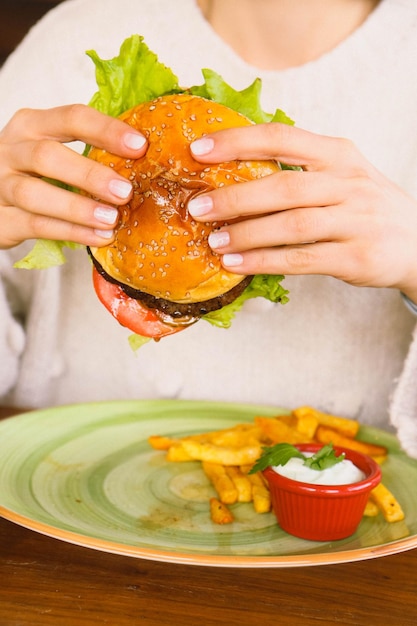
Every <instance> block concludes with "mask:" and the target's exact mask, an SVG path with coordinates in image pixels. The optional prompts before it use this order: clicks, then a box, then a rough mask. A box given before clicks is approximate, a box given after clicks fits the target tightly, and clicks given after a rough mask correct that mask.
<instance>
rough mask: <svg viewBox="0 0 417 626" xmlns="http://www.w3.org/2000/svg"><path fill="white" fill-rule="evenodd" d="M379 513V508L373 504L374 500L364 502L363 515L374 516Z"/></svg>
mask: <svg viewBox="0 0 417 626" xmlns="http://www.w3.org/2000/svg"><path fill="white" fill-rule="evenodd" d="M378 513H379V509H378V507H377V505H376V504H375V502H373V501H372V500H371V499H369V500H368V502H367V503H366V506H365V510H364V512H363V514H364V516H365V517H376V516H377V515H378Z"/></svg>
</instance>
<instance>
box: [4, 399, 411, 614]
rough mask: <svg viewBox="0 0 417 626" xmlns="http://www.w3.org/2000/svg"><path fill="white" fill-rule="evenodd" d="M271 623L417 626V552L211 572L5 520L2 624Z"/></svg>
mask: <svg viewBox="0 0 417 626" xmlns="http://www.w3.org/2000/svg"><path fill="white" fill-rule="evenodd" d="M11 414H12V412H11V411H9V410H7V409H0V418H4V417H6V416H7V415H11ZM269 623H271V624H272V623H276V624H279V625H280V626H287V625H288V624H292V625H294V626H301V625H303V624H305V625H306V626H311V625H312V624H317V625H320V626H322V625H323V624H338V625H341V624H349V625H351V626H362V625H363V626H385V624H390V625H394V624H395V625H397V624H398V625H401V626H415V625H416V624H417V549H415V550H410V551H408V552H403V553H401V554H398V555H394V556H386V557H383V558H378V559H372V560H367V561H360V562H356V563H348V564H342V565H339V564H338V565H326V566H314V567H297V568H288V569H232V568H209V567H198V566H192V565H171V564H167V563H158V562H152V561H145V560H140V559H135V558H130V557H125V556H118V555H114V554H107V553H103V552H97V551H95V550H90V549H88V548H82V547H79V546H75V545H71V544H68V543H64V542H61V541H58V540H57V539H51V538H49V537H45V536H43V535H39V534H37V533H35V532H33V531H30V530H26V529H24V528H21V527H19V526H17V525H15V524H12V523H11V522H8V521H6V520H3V519H0V626H48V625H49V624H51V626H52V625H53V626H75V625H76V626H87V625H94V624H108V625H111V626H135V625H136V624H141V625H142V624H143V625H149V626H165V625H166V626H214V625H222V626H252V625H253V626H263V625H266V624H269Z"/></svg>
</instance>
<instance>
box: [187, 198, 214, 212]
mask: <svg viewBox="0 0 417 626" xmlns="http://www.w3.org/2000/svg"><path fill="white" fill-rule="evenodd" d="M187 207H188V210H189V212H190V214H191V215H192V216H193V217H200V216H201V215H205V214H206V213H208V212H209V211H211V209H212V208H213V200H212V199H211V198H210V196H197V197H195V198H192V199H191V200H190V201H189V203H188V205H187Z"/></svg>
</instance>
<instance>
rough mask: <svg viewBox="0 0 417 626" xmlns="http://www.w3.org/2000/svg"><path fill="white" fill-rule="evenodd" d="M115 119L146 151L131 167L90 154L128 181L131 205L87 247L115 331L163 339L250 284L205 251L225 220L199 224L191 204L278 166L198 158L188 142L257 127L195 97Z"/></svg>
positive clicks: (166, 100)
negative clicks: (144, 142) (103, 237)
mask: <svg viewBox="0 0 417 626" xmlns="http://www.w3.org/2000/svg"><path fill="white" fill-rule="evenodd" d="M119 117H120V119H122V120H123V121H125V122H126V123H128V124H129V125H131V126H132V127H134V128H136V129H138V130H140V131H141V132H142V133H143V134H144V135H145V136H146V137H147V139H148V146H149V147H148V150H147V152H146V154H145V155H144V156H143V157H141V158H140V159H137V160H130V159H124V158H121V157H118V156H115V155H113V154H110V153H108V152H106V151H104V150H101V149H97V148H92V149H91V151H90V152H89V154H88V156H89V158H91V159H94V160H96V161H99V162H101V163H104V164H106V165H108V166H109V167H112V168H113V169H114V170H116V171H117V172H118V173H119V174H121V175H122V176H124V177H126V178H128V179H129V180H130V181H131V182H132V184H133V196H132V199H131V201H130V202H129V203H128V204H127V205H125V206H123V207H121V209H120V217H119V221H118V223H117V226H116V228H115V238H114V241H112V243H110V244H108V245H106V246H103V247H100V248H90V250H89V252H90V255H91V258H92V260H93V265H94V269H93V282H94V287H95V290H96V293H97V295H98V297H99V299H100V300H101V302H102V303H103V304H104V306H105V307H106V308H107V309H108V310H109V311H110V312H111V313H112V314H113V315H114V317H115V318H116V319H117V320H118V321H119V322H120V323H121V324H123V325H124V326H127V327H129V328H130V330H132V331H134V332H135V333H137V334H140V335H142V336H145V337H152V338H160V337H162V336H164V335H169V334H172V333H175V332H178V331H179V330H183V329H184V328H186V327H187V326H189V325H190V324H193V323H195V322H196V321H197V320H199V319H200V318H201V317H203V316H205V315H207V314H209V313H212V312H213V311H218V310H220V309H222V308H223V307H224V306H226V305H228V304H231V303H233V302H234V301H235V300H236V299H237V298H238V297H239V296H241V294H242V293H243V292H244V290H245V289H246V288H247V287H248V285H249V284H250V282H251V281H252V278H253V277H251V276H242V275H239V274H235V273H232V272H229V271H227V270H226V269H224V268H223V267H222V265H221V262H220V258H219V256H218V255H217V254H216V253H214V252H213V251H212V250H211V249H210V247H209V245H208V236H209V234H210V232H211V230H212V229H213V228H217V227H220V226H221V225H222V223H220V222H219V223H201V222H196V221H195V220H193V219H192V217H191V216H190V214H189V213H188V209H187V204H188V201H189V200H190V199H191V198H193V197H195V196H196V195H198V194H200V193H203V192H206V191H210V190H212V189H215V188H217V187H221V186H224V185H231V184H236V183H240V182H243V181H249V180H253V179H256V178H260V177H262V176H267V175H269V174H272V173H275V172H277V171H279V169H280V167H279V165H278V164H277V163H276V162H275V161H245V162H242V161H232V162H228V163H220V164H215V165H211V166H207V165H206V164H201V163H199V162H198V161H196V160H194V158H193V157H192V154H191V151H190V143H191V142H192V141H194V140H195V139H198V138H200V137H202V136H203V135H205V134H207V133H210V132H215V131H217V130H221V129H223V128H230V127H236V126H246V125H249V124H252V123H253V122H251V121H250V120H249V119H248V118H247V117H245V116H243V115H242V114H240V113H238V112H236V111H234V110H232V109H231V108H229V107H226V106H224V105H222V104H219V103H217V102H214V101H211V100H208V99H207V98H203V97H201V96H198V95H192V94H190V93H180V94H169V95H163V96H160V97H158V98H155V99H153V100H151V101H149V102H145V103H141V104H139V105H137V106H134V107H133V108H131V109H129V110H128V111H126V112H124V113H123V114H121V115H120V116H119ZM108 283H109V284H110V285H109V284H108ZM132 300H133V302H132Z"/></svg>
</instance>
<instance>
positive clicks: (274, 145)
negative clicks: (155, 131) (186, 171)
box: [191, 123, 363, 171]
mask: <svg viewBox="0 0 417 626" xmlns="http://www.w3.org/2000/svg"><path fill="white" fill-rule="evenodd" d="M191 152H192V154H193V156H194V157H195V158H196V159H197V160H198V161H202V162H207V163H220V162H223V161H231V160H233V159H238V160H242V159H276V160H278V161H280V162H282V163H286V164H287V165H292V166H300V167H303V169H305V170H315V171H317V170H324V169H335V168H337V169H341V168H342V169H343V168H344V167H346V166H347V164H349V167H351V166H352V164H353V163H355V161H356V162H357V161H358V160H360V162H361V163H360V164H361V166H362V165H363V159H362V158H360V155H359V154H358V152H357V150H356V149H355V147H354V145H353V144H352V143H351V142H350V141H349V140H346V139H339V138H334V137H326V136H322V135H316V134H314V133H311V132H308V131H305V130H303V129H300V128H296V127H294V126H288V125H287V124H279V123H269V124H256V125H254V126H247V127H243V128H230V129H227V130H222V131H218V132H217V133H213V134H212V135H207V136H205V137H203V138H202V139H200V140H197V141H195V142H193V143H192V144H191Z"/></svg>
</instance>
